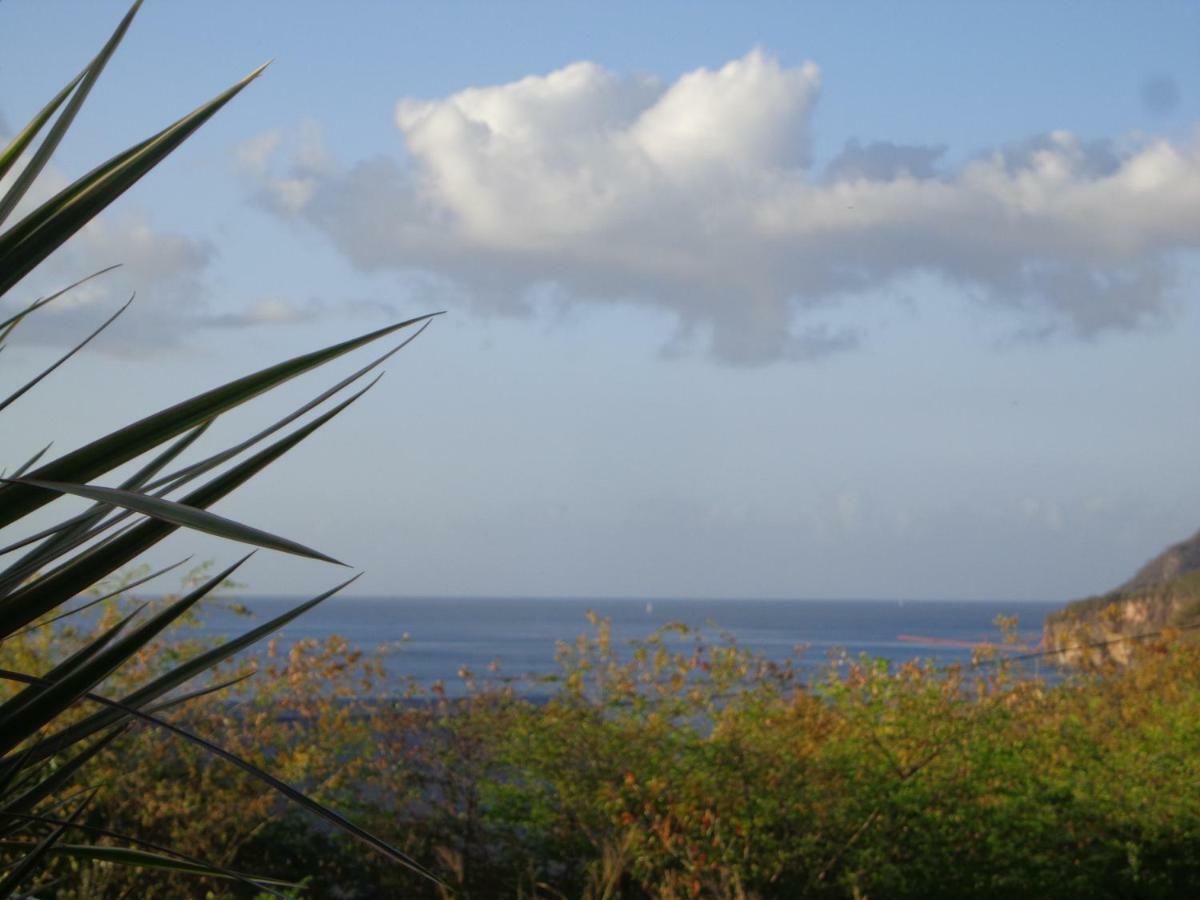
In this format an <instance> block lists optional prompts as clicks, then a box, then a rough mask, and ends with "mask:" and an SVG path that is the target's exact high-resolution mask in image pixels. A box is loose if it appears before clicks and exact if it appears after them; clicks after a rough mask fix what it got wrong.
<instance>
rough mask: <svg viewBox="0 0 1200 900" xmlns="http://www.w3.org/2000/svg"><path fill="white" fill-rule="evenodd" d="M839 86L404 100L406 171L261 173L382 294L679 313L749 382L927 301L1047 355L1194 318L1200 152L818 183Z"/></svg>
mask: <svg viewBox="0 0 1200 900" xmlns="http://www.w3.org/2000/svg"><path fill="white" fill-rule="evenodd" d="M818 87H819V74H818V72H817V71H816V68H815V66H812V65H811V64H806V65H805V66H803V67H800V68H794V69H789V68H785V67H782V66H781V65H780V64H779V63H778V62H776V61H775V60H773V59H771V58H770V57H768V56H766V55H765V54H763V53H761V52H758V51H755V52H754V53H751V54H749V55H748V56H746V57H744V58H743V59H740V60H735V61H734V62H732V63H729V64H728V65H726V66H725V67H723V68H722V69H720V70H716V71H709V70H699V71H697V72H693V73H690V74H688V75H685V76H683V77H681V78H680V79H679V80H678V81H677V82H675V83H674V84H671V85H658V84H654V83H651V82H647V81H646V80H645V79H622V78H619V77H617V76H615V75H613V74H612V73H610V72H606V71H605V70H603V69H601V68H599V67H597V66H593V65H590V64H584V63H580V64H575V65H573V66H569V67H567V68H566V69H563V70H560V71H558V72H555V73H551V74H550V75H547V76H544V77H531V78H526V79H523V80H521V81H519V82H514V83H512V84H507V85H499V86H495V87H486V88H472V89H470V90H467V91H463V92H461V93H459V94H456V95H453V96H451V97H447V98H444V99H441V100H434V101H411V100H405V101H401V103H400V104H399V105H398V107H397V113H396V119H397V125H398V126H399V128H400V130H401V132H402V134H403V136H404V138H405V142H406V149H407V157H406V159H405V160H403V161H401V160H398V159H392V158H386V157H377V158H373V159H368V160H364V161H360V162H357V163H354V164H351V165H348V166H347V165H339V164H338V163H337V162H336V161H334V160H332V159H331V158H330V157H329V156H328V154H326V153H323V152H314V150H313V146H312V134H311V132H310V133H308V134H307V135H306V139H305V140H306V146H305V149H304V152H303V153H302V154H299V155H298V156H296V157H295V158H293V160H292V161H291V162H290V164H289V165H287V166H285V167H284V168H283V169H282V170H279V169H278V168H275V169H272V167H270V166H269V165H268V166H263V167H262V168H261V171H259V172H258V173H256V174H257V176H258V177H259V178H260V179H261V180H260V182H259V191H260V199H261V200H262V201H263V202H264V203H266V205H268V206H269V207H270V208H272V209H273V210H274V211H275V212H277V213H278V214H279V215H281V216H284V217H288V218H295V219H300V220H302V221H305V222H307V223H309V224H310V225H311V226H313V227H314V228H316V229H317V230H318V231H320V232H322V233H324V234H325V235H326V236H327V237H328V239H329V240H330V241H331V242H332V243H333V244H334V245H335V246H336V247H337V248H339V249H340V251H341V252H342V253H343V254H345V256H346V257H347V258H348V259H349V260H350V261H351V262H352V263H353V264H354V265H355V266H357V267H359V268H360V269H363V270H381V269H395V270H401V271H406V272H419V273H432V274H433V275H436V276H437V277H439V278H442V279H445V280H447V282H448V283H450V284H453V285H454V286H455V294H456V296H457V297H458V298H460V299H461V300H462V301H463V302H465V303H467V304H470V305H472V306H474V307H475V308H477V309H479V310H483V311H487V312H500V313H511V314H521V313H528V312H530V311H531V310H532V309H533V308H534V307H535V304H533V303H532V302H531V300H530V297H531V296H532V295H535V294H536V293H537V291H538V290H539V289H540V288H544V287H545V286H547V285H553V286H555V287H556V289H558V290H559V291H560V292H561V293H563V294H564V295H566V296H569V297H570V298H572V299H573V300H574V301H577V302H584V303H612V302H616V303H627V304H636V305H642V306H646V307H649V308H653V309H658V310H662V311H665V312H667V313H669V314H670V315H672V316H673V317H674V318H675V319H676V321H677V322H678V323H679V333H680V334H683V335H691V334H703V335H705V336H706V337H707V339H708V341H709V348H710V351H711V353H712V354H713V355H714V356H715V357H716V358H718V359H720V360H722V361H725V362H730V363H735V364H755V363H764V362H771V361H774V360H780V359H808V358H812V357H814V356H818V355H821V354H822V353H827V352H833V351H836V350H842V349H846V348H848V347H853V346H855V344H856V343H857V341H858V340H859V339H860V337H861V335H860V332H859V330H856V329H854V328H850V329H846V328H845V327H844V326H843V327H840V328H839V327H835V326H834V325H832V324H830V321H829V318H830V316H829V315H828V312H829V310H830V308H832V307H833V306H835V305H843V306H844V305H846V304H861V303H863V302H864V301H866V300H868V299H871V298H873V297H877V296H878V295H880V294H887V293H888V292H889V289H891V288H895V287H897V286H898V285H902V284H903V282H904V280H905V279H907V278H910V277H913V276H922V277H927V276H930V275H933V276H936V277H938V278H940V279H941V280H942V281H943V282H944V283H946V284H948V285H950V286H952V287H953V288H954V289H955V290H956V291H959V292H961V294H962V296H963V297H965V298H967V299H969V300H972V301H976V302H982V303H984V304H987V305H990V306H993V307H998V308H1006V309H1008V310H1010V311H1011V312H1012V313H1014V314H1015V318H1014V319H1013V322H1014V324H1015V327H1016V328H1017V329H1018V330H1024V331H1026V332H1028V333H1035V332H1045V331H1066V332H1069V333H1073V334H1076V335H1079V336H1084V337H1088V336H1092V335H1095V334H1098V333H1100V332H1103V331H1105V330H1110V329H1128V328H1133V327H1138V326H1139V325H1142V324H1144V323H1146V322H1148V321H1150V320H1154V319H1159V318H1162V317H1164V316H1166V315H1168V314H1169V310H1170V302H1169V301H1170V299H1171V293H1172V289H1173V287H1174V285H1175V282H1176V276H1175V272H1176V265H1175V263H1176V258H1177V256H1178V254H1179V253H1180V252H1181V251H1191V250H1194V249H1195V248H1196V247H1197V245H1198V243H1200V152H1198V149H1197V148H1196V147H1194V146H1178V145H1173V144H1171V143H1169V142H1166V141H1155V140H1142V141H1141V142H1140V143H1137V144H1136V145H1131V146H1129V147H1125V148H1123V149H1118V148H1117V147H1116V145H1114V144H1113V143H1111V142H1107V141H1093V142H1086V141H1081V140H1079V139H1077V138H1075V137H1074V136H1072V135H1070V134H1067V133H1063V132H1055V133H1051V134H1046V135H1038V136H1034V137H1032V138H1028V139H1026V140H1023V141H1019V142H1016V143H1014V144H1012V145H1010V146H1006V147H1002V148H999V149H997V150H995V151H993V152H989V153H986V154H981V155H979V156H978V157H976V158H974V159H971V160H968V161H967V162H966V163H965V164H963V165H961V166H959V167H957V168H955V169H949V168H947V167H946V166H945V165H944V162H943V154H944V149H945V148H943V147H940V146H905V145H899V144H895V143H890V142H887V141H876V142H869V143H862V142H859V141H851V142H848V143H847V144H846V146H845V147H844V149H843V150H842V152H841V153H839V154H838V155H837V156H836V157H835V158H834V159H833V160H831V161H830V162H829V163H828V164H827V165H826V166H825V167H824V168H823V169H822V170H820V171H817V170H815V169H814V168H813V167H812V165H811V163H810V161H809V160H810V153H809V151H808V144H809V134H810V122H811V113H812V108H813V106H814V104H815V102H816V97H817V93H818ZM266 143H269V142H264V145H265V144H266ZM854 308H856V307H851V309H852V310H853V309H854ZM836 318H838V319H840V320H844V319H845V315H841V316H837V317H836ZM864 318H866V319H868V320H869V316H864Z"/></svg>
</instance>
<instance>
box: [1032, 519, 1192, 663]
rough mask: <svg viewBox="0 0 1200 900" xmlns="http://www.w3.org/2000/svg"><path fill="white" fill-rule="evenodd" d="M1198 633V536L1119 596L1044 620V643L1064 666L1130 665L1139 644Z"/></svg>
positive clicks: (1073, 606) (1070, 607)
mask: <svg viewBox="0 0 1200 900" xmlns="http://www.w3.org/2000/svg"><path fill="white" fill-rule="evenodd" d="M1197 627H1200V532H1198V533H1197V534H1195V535H1193V536H1192V537H1191V538H1189V539H1188V540H1186V541H1182V542H1180V543H1178V544H1174V545H1172V546H1171V547H1168V548H1167V549H1166V550H1164V551H1163V552H1162V553H1160V554H1159V555H1158V556H1156V557H1154V559H1152V560H1150V561H1149V562H1148V563H1146V564H1145V565H1144V566H1142V568H1141V569H1139V570H1138V572H1137V574H1136V575H1134V576H1133V578H1131V579H1130V580H1129V581H1127V582H1125V584H1123V585H1121V586H1120V587H1119V588H1117V589H1116V590H1113V591H1110V592H1108V593H1107V594H1100V595H1098V596H1095V597H1086V598H1084V599H1082V600H1076V601H1075V602H1073V603H1069V604H1067V605H1066V606H1065V607H1063V608H1062V609H1060V610H1057V611H1056V612H1053V613H1051V614H1050V615H1049V616H1047V617H1046V622H1045V626H1044V628H1043V633H1042V640H1043V645H1044V648H1045V649H1046V650H1048V651H1053V652H1054V653H1055V656H1056V658H1057V660H1058V661H1059V662H1060V663H1063V664H1066V665H1076V666H1077V665H1088V664H1096V663H1104V662H1109V661H1112V662H1118V663H1127V662H1129V661H1130V659H1132V645H1133V643H1134V642H1135V641H1136V640H1140V639H1144V638H1147V637H1157V636H1158V635H1160V634H1161V633H1163V632H1175V633H1178V634H1179V635H1180V636H1183V637H1188V636H1190V635H1191V634H1192V632H1194V631H1195V630H1196V629H1197Z"/></svg>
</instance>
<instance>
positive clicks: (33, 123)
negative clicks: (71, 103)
mask: <svg viewBox="0 0 1200 900" xmlns="http://www.w3.org/2000/svg"><path fill="white" fill-rule="evenodd" d="M86 74H87V69H84V70H83V71H82V72H80V73H79V74H78V75H76V76H75V77H74V78H72V79H71V80H70V81H68V82H67V86H66V87H64V88H63V89H62V90H61V91H59V92H58V93H57V94H55V95H54V99H53V100H51V101H50V102H49V103H47V104H46V105H45V106H43V107H42V110H41V112H39V113H38V114H37V115H36V116H34V117H33V118H32V119H31V120H30V121H29V124H28V125H26V126H25V127H24V128H22V129H21V131H20V133H19V134H18V135H17V136H16V137H14V138H13V139H12V140H11V141H9V142H8V146H7V147H5V148H4V151H3V152H0V178H3V177H4V176H5V175H7V174H8V172H9V170H10V169H11V168H12V167H13V165H14V164H15V163H16V161H17V160H18V159H20V157H21V154H22V153H24V152H25V149H26V148H27V147H28V146H29V145H30V144H31V143H32V142H33V139H34V138H35V137H37V135H38V132H40V131H41V130H42V128H44V127H45V125H46V123H47V122H49V121H50V117H51V116H52V115H54V113H55V111H57V109H58V108H59V107H60V106H62V105H63V101H64V100H66V99H67V97H68V96H69V95H70V93H71V91H73V90H75V86H76V85H77V84H79V82H80V81H82V80H83V76H84V75H86Z"/></svg>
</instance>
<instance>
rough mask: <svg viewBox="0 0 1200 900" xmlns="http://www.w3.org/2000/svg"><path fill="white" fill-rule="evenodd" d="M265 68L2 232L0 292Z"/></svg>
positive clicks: (157, 161) (162, 157) (132, 183)
mask: <svg viewBox="0 0 1200 900" xmlns="http://www.w3.org/2000/svg"><path fill="white" fill-rule="evenodd" d="M265 68H266V66H265V65H264V66H260V67H259V68H257V69H255V70H254V71H253V72H251V73H250V74H249V75H247V76H246V77H245V78H243V79H242V80H241V81H239V82H238V83H237V84H235V85H233V87H231V88H229V89H228V90H225V91H223V92H222V93H220V94H218V95H217V96H216V97H214V98H213V99H212V100H210V101H208V102H207V103H205V104H204V105H202V106H200V107H198V108H197V109H196V110H194V111H193V112H191V113H189V114H188V115H186V116H184V117H183V118H182V119H179V120H178V121H177V122H175V123H173V124H172V125H170V126H168V127H167V128H164V129H163V130H162V131H160V132H159V133H158V134H156V135H154V136H153V137H150V138H148V139H147V140H145V141H143V142H142V143H140V144H137V145H135V146H133V147H131V148H130V149H128V150H126V151H124V152H123V153H119V154H117V155H116V156H114V157H113V158H112V159H110V160H109V161H108V162H106V163H104V164H102V165H100V166H97V167H96V168H95V169H93V170H92V171H91V172H89V173H88V174H87V175H84V176H83V177H82V178H80V179H78V180H77V181H75V182H74V183H73V184H71V185H70V186H68V187H66V188H64V189H63V190H62V191H60V192H59V193H57V194H56V195H55V196H53V197H51V198H50V199H49V200H47V201H46V202H45V203H43V204H42V205H41V206H39V207H38V208H37V209H35V210H34V211H33V212H31V213H30V214H29V215H28V216H26V217H25V218H24V219H22V220H21V221H20V222H18V223H17V224H16V225H14V226H13V227H12V228H10V229H9V230H8V231H6V232H4V233H3V234H0V294H3V293H5V292H7V291H8V289H9V288H11V287H12V286H13V285H15V284H16V283H17V282H18V281H20V280H21V279H22V278H24V277H25V276H26V275H27V274H29V272H31V271H32V270H33V269H34V268H35V267H36V266H37V265H38V264H39V263H41V261H42V260H44V259H45V258H46V257H47V256H49V255H50V254H51V253H53V252H54V251H55V250H56V249H58V247H60V246H61V245H62V244H63V243H65V242H66V241H67V239H68V238H70V237H71V236H72V235H73V234H75V232H76V231H78V230H79V229H80V228H82V227H83V226H84V225H86V224H87V223H88V222H90V221H91V220H92V219H94V218H95V217H96V216H97V215H98V214H99V213H100V212H101V211H102V210H103V209H104V208H105V207H107V206H108V205H109V204H110V203H112V202H113V201H114V200H116V199H117V198H118V197H119V196H121V194H123V193H125V191H127V190H129V188H131V187H133V185H134V184H136V183H137V182H138V181H139V180H140V179H141V178H142V177H143V176H144V175H146V173H148V172H149V171H150V170H151V169H153V168H154V167H155V166H156V165H158V164H159V163H160V162H162V161H163V160H164V159H165V158H166V157H167V155H168V154H170V153H171V152H172V151H173V150H175V148H177V147H178V146H179V145H180V144H182V143H183V142H184V141H185V140H187V139H188V138H189V137H190V136H191V135H192V133H193V132H195V131H196V129H197V128H199V127H200V126H201V125H203V124H204V123H205V122H207V121H208V120H209V119H210V118H212V116H213V115H215V114H216V112H217V110H219V109H220V108H221V107H222V106H224V105H225V104H226V103H228V102H229V101H230V100H232V99H233V98H234V97H236V96H237V95H238V94H239V93H241V91H242V90H243V89H244V88H245V87H246V85H248V84H249V83H250V82H251V81H253V80H254V79H255V78H257V77H258V76H259V75H261V74H262V72H263V70H264V69H265Z"/></svg>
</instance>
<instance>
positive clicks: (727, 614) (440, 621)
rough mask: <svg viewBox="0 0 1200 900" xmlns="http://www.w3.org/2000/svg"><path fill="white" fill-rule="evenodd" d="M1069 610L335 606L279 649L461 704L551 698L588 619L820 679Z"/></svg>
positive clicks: (388, 600) (947, 659) (941, 659)
mask: <svg viewBox="0 0 1200 900" xmlns="http://www.w3.org/2000/svg"><path fill="white" fill-rule="evenodd" d="M303 599H305V598H296V597H266V596H248V597H238V598H236V602H239V603H242V604H244V605H245V606H246V608H247V609H249V610H250V611H251V612H252V613H253V618H246V617H244V616H240V615H236V614H235V613H233V612H230V611H228V610H225V609H222V608H209V609H207V610H206V611H205V613H204V625H203V626H202V627H201V628H200V629H199V631H198V632H195V634H197V635H199V636H207V637H229V636H233V635H235V634H238V633H241V632H243V631H246V630H248V629H249V628H251V627H254V625H256V624H258V623H260V622H263V621H266V620H267V619H269V618H271V617H273V616H276V615H279V614H280V613H282V612H284V611H286V610H287V609H290V608H291V607H293V606H295V605H296V604H297V603H298V602H301V601H302V600H303ZM1059 606H1061V604H1058V603H1048V602H1032V601H1011V602H1006V601H996V602H961V601H931V600H685V599H669V600H653V601H651V602H647V601H645V600H632V599H561V600H559V599H529V598H511V597H510V598H434V597H339V596H335V597H332V598H331V599H329V600H327V601H326V602H325V603H323V604H322V605H320V606H318V607H317V608H315V609H313V610H310V611H309V612H308V613H306V614H305V615H303V616H301V617H300V618H299V619H297V620H295V621H294V622H292V623H290V624H289V625H287V626H286V627H285V628H283V629H282V630H281V631H280V632H278V633H277V638H278V643H279V647H280V649H281V650H285V649H286V648H287V647H289V646H290V645H291V644H292V643H294V642H295V641H298V640H302V639H305V638H324V637H328V636H330V635H333V634H337V635H341V636H344V637H346V638H347V639H349V641H350V642H351V643H352V644H353V645H354V646H356V647H357V648H359V649H361V650H364V651H372V650H379V651H380V652H382V653H383V655H384V657H385V664H386V667H387V670H388V675H389V678H390V679H391V681H392V687H393V689H395V688H396V687H397V686H399V685H400V684H401V683H402V682H403V681H404V680H405V679H412V681H414V682H415V683H416V684H418V685H421V686H422V687H425V688H428V687H429V686H431V685H432V684H433V683H434V682H435V681H442V682H443V683H444V685H445V689H446V691H447V693H448V694H450V695H452V696H453V695H458V694H461V693H463V692H464V690H465V686H464V684H463V682H462V680H461V679H460V678H459V676H458V673H459V671H460V670H462V669H464V668H466V669H469V670H471V671H472V672H474V673H476V674H477V675H478V676H480V677H484V676H488V675H490V676H491V677H492V678H497V677H500V678H506V679H511V680H512V683H513V684H514V685H516V687H517V689H518V690H520V691H521V692H522V693H524V694H526V695H529V696H537V695H539V694H544V693H545V692H546V691H547V690H548V688H547V687H546V686H545V685H544V684H540V683H538V682H537V681H536V678H537V676H545V675H549V674H554V673H556V672H557V671H558V667H557V665H556V663H555V648H556V645H557V642H559V641H567V642H570V641H574V639H575V638H576V637H577V636H578V635H579V634H581V633H585V632H591V631H592V629H591V626H590V625H589V624H588V621H587V614H588V612H589V611H593V612H595V613H596V614H597V615H599V616H601V617H604V618H608V619H610V620H611V622H612V636H613V640H614V643H618V644H624V643H625V642H627V641H629V640H631V639H636V638H644V637H647V636H648V635H649V634H650V633H651V632H652V631H654V629H656V628H658V627H660V626H663V625H666V624H668V623H674V622H679V623H683V624H685V625H687V626H689V627H690V628H693V629H702V630H703V634H704V635H705V637H706V639H707V641H708V642H710V643H711V642H714V641H716V640H718V639H719V638H720V636H721V634H722V633H727V634H729V635H731V636H732V637H733V638H734V639H735V640H736V641H737V642H738V644H740V645H741V646H743V647H745V648H747V649H750V650H753V651H755V652H757V653H760V654H762V655H764V656H766V657H767V658H769V659H772V660H775V661H780V662H781V661H783V660H785V659H788V658H791V659H793V660H794V661H795V662H796V664H797V666H798V667H800V668H801V669H806V670H809V671H813V672H815V671H816V670H817V669H818V668H820V667H823V666H825V665H827V664H828V663H829V661H830V659H831V657H832V656H833V655H836V654H839V653H841V652H842V651H844V652H845V653H847V654H849V655H850V656H853V657H857V656H858V655H860V654H866V655H868V656H870V657H879V658H883V659H887V660H889V661H891V662H894V663H900V662H905V661H908V660H911V659H914V658H918V659H928V660H932V661H934V662H935V663H938V664H950V663H955V662H963V663H965V662H969V661H970V658H971V653H972V650H971V647H970V646H969V645H970V644H973V643H977V642H983V641H999V640H1000V633H999V630H998V629H997V627H996V626H995V625H994V624H993V622H994V619H995V617H996V616H997V615H1006V616H1017V617H1018V620H1019V623H1020V631H1019V633H1020V639H1021V640H1020V643H1021V644H1023V645H1026V646H1028V647H1032V646H1033V645H1035V644H1036V643H1037V642H1038V640H1039V639H1040V637H1041V626H1042V619H1043V618H1044V617H1045V615H1046V614H1047V613H1048V612H1050V611H1051V610H1054V609H1056V608H1058V607H1059ZM1034 667H1036V666H1035V665H1034V664H1031V668H1034ZM1044 668H1045V667H1044Z"/></svg>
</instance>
